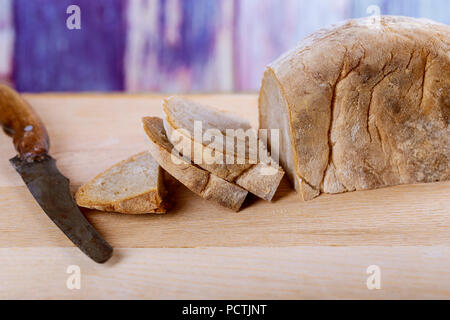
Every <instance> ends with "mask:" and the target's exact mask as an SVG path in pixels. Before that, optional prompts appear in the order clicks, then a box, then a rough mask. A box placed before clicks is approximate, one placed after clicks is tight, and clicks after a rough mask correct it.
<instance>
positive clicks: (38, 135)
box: [0, 85, 49, 161]
mask: <svg viewBox="0 0 450 320" xmlns="http://www.w3.org/2000/svg"><path fill="white" fill-rule="evenodd" d="M0 124H1V126H2V127H3V130H4V131H5V132H6V134H8V135H9V136H11V137H12V138H13V143H14V147H15V148H16V150H17V152H18V153H19V156H20V158H21V159H24V160H28V161H34V160H38V159H39V158H41V157H42V156H43V155H45V154H47V153H48V150H49V138H48V134H47V129H46V128H45V126H44V124H43V123H42V121H41V119H40V118H39V116H38V115H37V114H36V112H35V111H34V110H33V108H32V107H31V106H30V104H29V103H28V102H26V101H25V100H24V99H23V98H22V97H21V96H20V95H19V93H17V92H16V91H15V90H14V89H12V88H10V87H8V86H5V85H0Z"/></svg>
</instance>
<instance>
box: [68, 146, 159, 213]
mask: <svg viewBox="0 0 450 320" xmlns="http://www.w3.org/2000/svg"><path fill="white" fill-rule="evenodd" d="M163 176H164V171H163V169H162V168H161V167H160V166H159V165H158V163H157V162H156V161H155V160H154V159H153V158H152V156H151V154H150V153H149V152H148V151H146V152H142V153H139V154H137V155H134V156H132V157H131V158H129V159H127V160H124V161H121V162H119V163H117V164H116V165H114V166H112V167H111V168H109V169H108V170H106V171H104V172H102V173H100V174H99V175H97V176H96V177H95V178H94V179H92V180H91V181H89V182H88V183H86V184H85V185H83V186H82V187H80V188H79V189H78V191H77V193H76V194H75V200H76V201H77V204H78V205H79V206H80V207H86V208H90V209H96V210H100V211H108V212H118V213H125V214H145V213H166V211H167V202H166V201H165V200H164V199H165V196H166V191H165V187H164V181H163Z"/></svg>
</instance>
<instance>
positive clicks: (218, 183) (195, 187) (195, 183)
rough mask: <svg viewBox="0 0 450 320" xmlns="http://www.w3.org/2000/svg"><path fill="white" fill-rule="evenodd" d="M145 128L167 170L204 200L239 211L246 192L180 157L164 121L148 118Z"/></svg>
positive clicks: (152, 147) (151, 144) (150, 144)
mask: <svg viewBox="0 0 450 320" xmlns="http://www.w3.org/2000/svg"><path fill="white" fill-rule="evenodd" d="M142 126H143V128H144V131H145V133H146V135H147V136H148V138H149V142H150V143H149V150H150V153H151V154H152V156H153V158H155V160H156V161H157V162H158V163H159V164H160V165H161V167H163V168H164V170H166V171H167V172H168V173H169V174H170V175H172V176H173V177H174V178H175V179H177V180H178V181H179V182H181V183H182V184H184V185H185V186H186V187H187V188H189V189H190V190H191V191H192V192H194V193H196V194H198V195H199V196H201V197H202V198H204V199H206V200H210V201H213V202H215V203H218V204H220V205H222V206H224V207H227V208H229V209H231V210H234V211H239V209H240V207H241V206H242V203H243V202H244V200H245V198H246V197H247V194H248V192H247V191H246V190H244V189H242V188H241V187H239V186H237V185H236V184H234V183H231V182H228V181H226V180H224V179H222V178H219V177H217V176H216V175H214V174H212V173H210V172H208V171H205V170H203V169H201V168H200V167H198V166H196V165H195V164H193V163H192V162H191V161H190V160H189V159H186V158H184V157H183V156H181V155H179V154H178V152H176V150H175V149H174V147H173V145H172V144H171V143H170V141H169V140H168V138H167V135H166V132H165V130H164V126H163V121H162V119H160V118H156V117H145V118H143V119H142Z"/></svg>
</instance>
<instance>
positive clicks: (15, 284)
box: [0, 94, 450, 299]
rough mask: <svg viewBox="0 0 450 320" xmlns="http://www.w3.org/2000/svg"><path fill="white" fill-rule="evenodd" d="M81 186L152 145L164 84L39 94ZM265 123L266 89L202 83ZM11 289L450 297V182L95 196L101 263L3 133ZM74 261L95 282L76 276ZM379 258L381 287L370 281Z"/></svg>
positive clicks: (1, 247)
mask: <svg viewBox="0 0 450 320" xmlns="http://www.w3.org/2000/svg"><path fill="white" fill-rule="evenodd" d="M26 98H27V99H28V100H29V102H30V103H31V104H32V105H33V106H34V107H35V109H36V110H37V112H38V113H39V114H40V116H41V118H42V119H43V121H44V122H45V124H46V125H47V128H48V131H49V134H50V139H51V154H52V156H53V157H54V158H56V159H57V164H58V166H59V168H60V170H61V172H62V173H63V174H64V175H66V176H67V177H68V178H69V179H70V180H71V183H72V185H73V190H74V191H75V190H76V188H77V187H78V186H80V185H81V184H82V183H84V182H86V181H87V180H88V179H90V178H92V177H93V176H95V175H96V174H97V173H99V172H100V171H103V170H104V169H106V168H108V167H109V166H111V165H113V164H114V163H116V162H118V161H120V160H123V159H125V158H127V157H129V156H130V155H133V154H135V153H138V152H140V151H142V150H145V149H146V138H145V137H144V135H143V133H142V129H141V127H140V118H141V117H142V116H147V115H153V116H161V109H160V105H161V103H160V101H161V98H162V96H157V95H89V94H85V95H66V94H61V95H49V94H46V95H26ZM190 98H192V99H197V100H199V101H200V102H205V103H210V104H212V105H215V106H217V107H218V108H220V109H223V110H228V111H231V112H234V113H236V114H238V115H240V116H242V117H244V118H246V119H248V120H249V121H250V122H251V123H252V125H253V126H255V127H257V97H256V95H197V96H191V97H190ZM0 151H1V152H0V154H1V155H2V160H1V159H0V212H1V213H0V261H1V263H0V298H67V299H70V298H102V299H103V298H106V299H107V298H155V299H156V298H187V299H197V298H208V299H211V298H217V299H221V298H235V299H241V298H275V299H278V298H287V299H296V298H321V299H324V298H369V299H371V298H374V299H378V298H450V209H449V208H450V183H449V182H441V183H433V184H418V185H404V186H397V187H392V188H386V189H380V190H374V191H364V192H353V193H347V194H342V195H322V196H320V197H319V198H317V199H315V200H313V201H310V202H301V201H300V200H299V197H298V196H297V195H296V193H295V192H294V191H293V190H292V189H291V188H290V186H289V184H288V182H287V181H283V182H282V184H281V186H280V188H279V190H278V192H277V194H276V196H275V199H274V202H272V203H268V202H265V201H262V200H258V199H256V198H255V197H249V198H248V199H247V201H246V203H245V205H244V208H243V210H241V212H239V213H234V212H231V211H229V210H227V209H224V208H222V207H219V206H216V205H214V204H212V203H209V202H206V201H204V200H202V199H201V198H199V197H197V196H196V195H195V194H193V193H191V192H190V191H189V190H187V189H186V188H185V187H183V186H181V185H174V186H172V187H171V188H172V189H171V194H172V198H173V200H174V201H175V203H176V205H175V207H174V209H173V210H172V211H171V212H170V213H168V214H167V215H164V216H158V215H144V216H127V215H120V214H114V213H101V212H95V211H92V210H84V209H83V212H84V213H85V214H86V216H87V217H88V219H89V220H90V221H91V222H92V223H93V224H94V226H95V227H96V228H97V229H98V230H99V231H100V232H101V233H102V235H104V237H105V239H106V240H107V241H108V242H110V243H111V244H112V245H113V246H114V247H115V248H116V253H115V256H114V257H113V259H111V261H110V262H108V263H107V264H105V265H96V264H94V263H93V262H91V261H90V260H89V259H88V258H86V257H85V256H84V255H83V254H81V253H80V252H79V251H78V250H77V249H75V248H73V246H72V244H71V242H70V241H69V240H68V239H67V238H65V236H64V235H63V234H62V233H61V232H60V231H59V230H58V229H57V228H56V227H55V226H54V225H53V223H52V222H51V221H50V220H49V219H48V218H47V216H46V215H45V214H44V213H43V212H42V211H41V209H40V208H39V206H38V205H37V204H36V203H35V201H34V199H33V198H32V196H31V195H30V193H29V192H28V190H27V189H26V187H25V186H24V185H23V182H22V181H21V178H20V177H19V176H18V175H17V174H16V173H15V171H14V169H13V168H12V167H11V166H10V165H9V163H8V159H9V158H12V157H13V156H14V155H15V151H14V149H13V145H12V142H11V140H10V139H9V138H7V137H6V136H5V135H0ZM69 265H77V266H80V268H81V275H82V287H81V289H80V290H69V289H67V287H66V280H67V278H68V277H69V274H67V273H66V270H67V267H68V266H69ZM371 265H376V266H378V267H379V269H380V272H381V289H380V290H369V289H368V288H367V285H366V280H367V278H368V277H369V276H370V274H367V273H366V270H367V268H368V267H369V266H371Z"/></svg>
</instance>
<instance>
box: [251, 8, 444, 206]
mask: <svg viewBox="0 0 450 320" xmlns="http://www.w3.org/2000/svg"><path fill="white" fill-rule="evenodd" d="M449 46H450V27H449V26H446V25H442V24H438V23H434V22H432V21H429V20H422V19H413V18H406V17H395V16H386V17H381V18H380V19H379V21H376V20H375V21H373V18H365V19H358V20H350V21H346V22H344V23H342V24H341V25H339V26H336V27H334V28H331V29H324V30H320V31H318V32H316V33H314V34H312V35H311V36H309V37H308V38H306V39H305V40H304V41H302V42H301V43H300V44H299V45H298V46H297V47H296V48H294V49H293V50H291V51H289V52H287V53H286V54H284V55H283V56H281V57H280V58H279V59H278V60H276V61H275V62H274V63H272V64H271V65H269V66H268V67H267V70H266V71H265V74H264V78H263V82H262V88H261V92H260V97H259V121H260V126H261V128H268V129H280V141H271V143H272V144H273V143H279V146H280V162H281V164H282V166H283V168H284V169H285V171H286V173H287V175H288V177H289V179H290V180H291V182H292V183H293V185H294V186H295V188H296V190H297V191H298V192H299V194H300V195H301V197H302V199H304V200H309V199H312V198H314V197H316V196H317V195H319V194H320V193H322V192H325V193H341V192H347V191H353V190H364V189H374V188H379V187H385V186H391V185H397V184H411V183H419V182H433V181H442V180H448V179H449V177H450V165H449V159H450V131H449V119H450V50H449V49H450V47H449Z"/></svg>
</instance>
